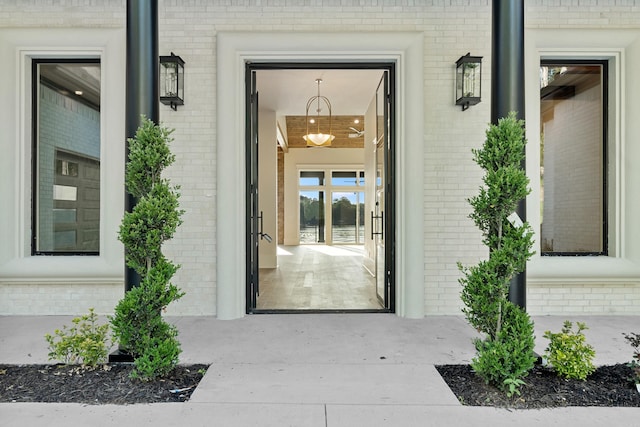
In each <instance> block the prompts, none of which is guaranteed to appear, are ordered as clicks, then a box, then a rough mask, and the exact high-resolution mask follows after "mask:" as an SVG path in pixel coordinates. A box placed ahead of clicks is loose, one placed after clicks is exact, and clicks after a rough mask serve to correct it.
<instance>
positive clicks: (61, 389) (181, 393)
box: [0, 364, 209, 405]
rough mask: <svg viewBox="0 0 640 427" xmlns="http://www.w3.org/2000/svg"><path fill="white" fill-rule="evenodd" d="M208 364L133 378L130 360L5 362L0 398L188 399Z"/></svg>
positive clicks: (120, 402)
mask: <svg viewBox="0 0 640 427" xmlns="http://www.w3.org/2000/svg"><path fill="white" fill-rule="evenodd" d="M208 367H209V366H208V365H179V366H177V367H176V368H175V369H174V370H173V371H172V372H171V373H170V374H169V375H168V376H166V377H164V378H162V379H158V380H155V381H141V380H139V379H132V378H130V374H131V370H132V368H133V366H132V365H131V364H112V365H101V366H98V367H97V368H95V369H88V368H83V367H82V366H80V365H63V364H56V365H2V364H0V402H67V403H69V402H72V403H84V404H95V405H102V404H118V405H123V404H132V403H156V402H184V401H187V400H189V398H190V397H191V394H192V393H193V391H194V390H195V389H196V387H197V385H198V383H199V382H200V380H201V379H202V377H203V376H204V373H205V372H206V370H207V368H208Z"/></svg>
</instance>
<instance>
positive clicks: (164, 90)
mask: <svg viewBox="0 0 640 427" xmlns="http://www.w3.org/2000/svg"><path fill="white" fill-rule="evenodd" d="M160 102H162V103H163V104H165V105H169V106H171V108H172V109H173V110H174V111H176V110H177V109H178V105H184V61H183V60H182V58H180V57H179V56H177V55H174V54H173V52H171V55H170V56H161V57H160Z"/></svg>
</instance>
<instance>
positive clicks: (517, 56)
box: [491, 0, 527, 310]
mask: <svg viewBox="0 0 640 427" xmlns="http://www.w3.org/2000/svg"><path fill="white" fill-rule="evenodd" d="M491 70H492V72H491V123H493V124H497V123H498V119H500V118H502V117H506V116H507V115H508V113H509V112H510V111H515V112H516V113H517V117H518V119H524V117H525V111H524V0H493V12H492V40H491ZM522 168H523V169H525V170H526V168H525V160H523V162H522ZM516 213H517V214H518V215H519V216H520V218H521V219H522V221H526V219H527V205H526V200H524V199H523V200H521V201H520V203H519V204H518V207H517V209H516ZM526 277H527V275H526V271H523V272H522V273H520V274H518V275H517V276H515V277H514V278H513V279H512V280H511V285H510V287H509V301H511V302H512V303H514V304H516V305H518V306H520V307H522V308H523V309H525V310H526V308H527V279H526Z"/></svg>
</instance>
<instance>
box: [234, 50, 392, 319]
mask: <svg viewBox="0 0 640 427" xmlns="http://www.w3.org/2000/svg"><path fill="white" fill-rule="evenodd" d="M261 70H380V71H381V73H383V75H384V76H383V78H382V81H383V82H386V85H385V89H386V91H387V93H386V94H385V101H386V104H387V106H388V110H387V109H386V108H385V113H386V114H385V116H386V117H385V118H388V122H387V123H386V124H385V135H386V136H387V137H388V141H385V144H384V149H385V150H384V172H385V175H384V177H383V179H384V183H385V185H384V188H385V193H386V196H385V199H384V205H385V206H384V208H383V210H384V212H385V216H386V218H385V220H384V222H383V227H384V231H383V233H384V236H386V238H385V257H384V264H385V265H384V272H385V277H384V288H385V289H384V294H385V295H384V298H383V301H381V303H382V304H383V307H382V308H380V309H352V308H342V309H313V310H312V309H286V310H282V309H258V308H256V304H257V297H258V295H259V291H258V289H259V281H260V279H259V277H260V274H259V265H258V257H257V248H256V247H255V243H256V242H257V241H258V236H257V235H256V233H257V232H258V230H257V228H256V212H257V211H256V204H257V203H258V199H257V197H258V195H257V191H256V188H257V185H258V183H257V182H253V179H250V178H251V177H257V176H258V167H259V166H258V162H257V159H254V158H253V156H257V149H256V148H255V147H254V145H255V144H256V143H257V136H256V135H254V132H257V129H256V127H257V113H258V109H259V108H258V106H257V99H258V94H257V93H254V91H255V90H256V88H255V85H256V82H255V73H256V72H258V71H261ZM395 79H396V62H395V61H386V62H385V61H375V62H365V61H358V62H347V61H341V62H334V61H317V62H316V61H305V62H287V61H246V62H245V82H246V83H245V99H246V105H245V109H246V110H245V111H246V115H245V128H246V131H245V162H246V163H245V164H246V168H247V170H246V176H247V180H246V183H245V197H246V201H245V220H246V224H247V226H246V230H245V233H246V243H247V251H246V276H245V283H246V294H245V298H246V313H247V314H258V313H310V312H313V313H318V312H322V313H324V312H327V313H335V312H340V313H345V312H366V313H394V312H395V306H396V304H395V284H396V280H395V277H396V272H395V268H396V262H395V253H396V251H395V242H396V224H395V212H396V208H395V204H396V197H395V179H396V178H395V172H396V169H395V151H396V143H395V141H396V138H395V129H396V123H395V121H396V116H395V103H396V98H395V87H396V80H395ZM377 92H378V88H376V90H375V91H374V92H373V93H372V98H373V97H374V96H376V94H377ZM253 102H256V104H252V103H253ZM254 116H255V117H254ZM376 126H377V124H376ZM252 129H253V130H252ZM363 168H364V165H363ZM369 179H373V180H374V182H375V179H376V177H375V176H374V177H372V178H369ZM327 196H329V197H331V195H330V194H327ZM328 203H329V204H331V202H330V199H329V202H328ZM371 227H373V224H371ZM365 238H366V236H365ZM376 274H378V272H376ZM378 279H379V278H378V277H376V286H377V281H378ZM376 293H377V290H376Z"/></svg>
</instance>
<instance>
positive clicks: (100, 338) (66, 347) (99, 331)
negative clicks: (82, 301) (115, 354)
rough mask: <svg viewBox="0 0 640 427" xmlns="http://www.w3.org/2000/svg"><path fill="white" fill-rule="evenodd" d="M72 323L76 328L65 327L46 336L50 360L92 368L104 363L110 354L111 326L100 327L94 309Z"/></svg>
mask: <svg viewBox="0 0 640 427" xmlns="http://www.w3.org/2000/svg"><path fill="white" fill-rule="evenodd" d="M71 322H72V323H73V325H74V326H71V327H70V328H67V326H66V325H63V326H62V330H60V329H56V330H55V331H54V334H53V335H51V334H46V335H45V336H44V337H45V340H46V341H47V343H48V344H49V360H59V361H61V362H62V363H82V364H83V365H86V366H92V367H93V366H96V365H97V364H99V363H104V362H105V361H106V358H107V352H108V346H107V340H108V338H107V335H108V334H109V324H104V325H98V324H97V322H98V315H97V314H96V313H95V311H94V309H93V308H90V309H89V314H84V315H82V316H80V317H76V318H74V319H73V320H72V321H71Z"/></svg>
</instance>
